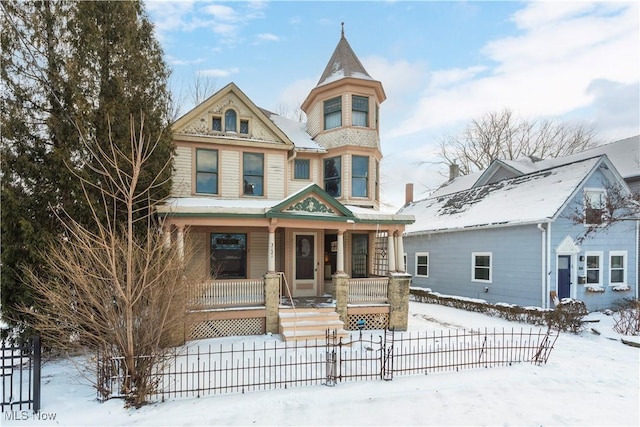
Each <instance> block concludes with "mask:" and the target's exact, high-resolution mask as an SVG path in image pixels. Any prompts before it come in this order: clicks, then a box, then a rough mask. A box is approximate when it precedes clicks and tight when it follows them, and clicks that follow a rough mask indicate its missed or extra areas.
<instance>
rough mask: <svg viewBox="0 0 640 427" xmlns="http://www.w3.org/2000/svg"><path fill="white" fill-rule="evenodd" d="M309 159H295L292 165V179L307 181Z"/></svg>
mask: <svg viewBox="0 0 640 427" xmlns="http://www.w3.org/2000/svg"><path fill="white" fill-rule="evenodd" d="M309 163H310V162H309V159H296V160H295V161H294V164H293V179H309V177H310V176H311V174H310V172H309V169H310V167H309Z"/></svg>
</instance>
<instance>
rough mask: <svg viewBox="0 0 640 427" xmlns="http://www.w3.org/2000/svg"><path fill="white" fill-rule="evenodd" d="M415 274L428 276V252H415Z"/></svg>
mask: <svg viewBox="0 0 640 427" xmlns="http://www.w3.org/2000/svg"><path fill="white" fill-rule="evenodd" d="M416 276H422V277H429V252H416Z"/></svg>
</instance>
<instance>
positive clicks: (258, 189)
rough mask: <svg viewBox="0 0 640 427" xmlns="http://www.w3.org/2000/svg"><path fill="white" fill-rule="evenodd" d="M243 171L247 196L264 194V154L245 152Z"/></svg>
mask: <svg viewBox="0 0 640 427" xmlns="http://www.w3.org/2000/svg"><path fill="white" fill-rule="evenodd" d="M242 172H243V175H242V177H243V185H244V191H243V194H244V195H245V196H262V195H263V194H264V154H262V153H243V154H242Z"/></svg>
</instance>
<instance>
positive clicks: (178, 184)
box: [171, 147, 193, 197]
mask: <svg viewBox="0 0 640 427" xmlns="http://www.w3.org/2000/svg"><path fill="white" fill-rule="evenodd" d="M192 158H193V157H192V153H191V148H190V147H176V151H175V155H174V160H173V166H174V168H175V171H174V175H173V182H172V189H171V194H172V195H173V196H174V197H189V196H190V195H191V168H192Z"/></svg>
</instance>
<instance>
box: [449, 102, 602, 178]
mask: <svg viewBox="0 0 640 427" xmlns="http://www.w3.org/2000/svg"><path fill="white" fill-rule="evenodd" d="M594 134H595V131H594V127H593V126H591V127H590V126H587V125H584V124H574V125H572V124H568V123H562V122H558V121H554V120H542V121H527V120H524V119H518V118H515V117H514V115H513V113H512V112H511V111H510V110H508V109H505V110H502V111H500V112H491V113H488V114H485V115H484V116H482V117H481V118H479V119H474V120H473V121H472V122H471V123H470V124H469V125H468V126H467V128H466V129H465V130H464V131H463V132H462V133H461V134H460V135H457V136H448V137H445V138H444V139H443V140H442V141H441V142H440V155H441V157H442V159H443V163H445V164H448V165H453V164H457V165H458V167H459V172H460V174H462V175H467V174H470V173H472V172H475V171H478V170H483V169H486V168H487V167H488V166H489V165H490V164H491V162H492V161H494V160H496V159H506V160H515V159H518V158H522V157H530V158H534V159H535V158H537V159H544V158H550V157H560V156H566V155H569V154H572V153H576V152H579V151H584V150H586V149H589V148H593V147H595V146H596V145H597V141H596V139H595V136H594Z"/></svg>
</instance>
